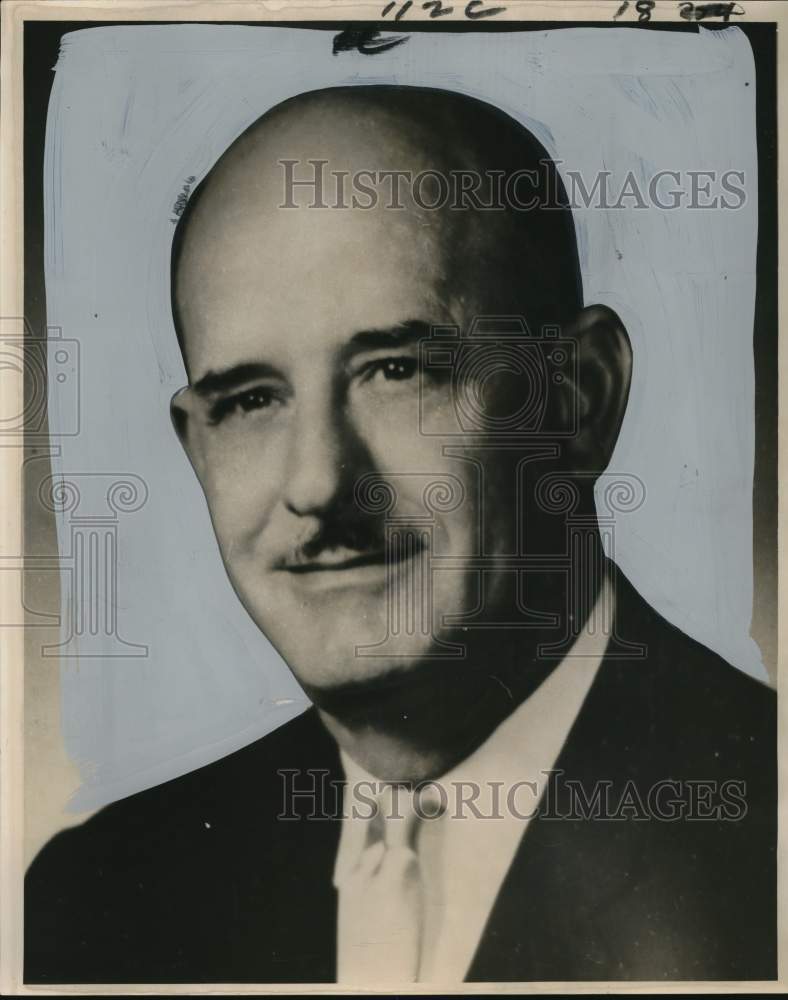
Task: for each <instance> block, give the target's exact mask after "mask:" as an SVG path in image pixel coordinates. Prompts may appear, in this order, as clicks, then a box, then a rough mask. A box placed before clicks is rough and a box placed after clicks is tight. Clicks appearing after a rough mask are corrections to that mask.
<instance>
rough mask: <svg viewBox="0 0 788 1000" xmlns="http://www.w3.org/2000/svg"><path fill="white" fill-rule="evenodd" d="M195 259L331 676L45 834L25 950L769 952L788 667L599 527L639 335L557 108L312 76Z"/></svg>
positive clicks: (152, 966)
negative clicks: (592, 296) (593, 274)
mask: <svg viewBox="0 0 788 1000" xmlns="http://www.w3.org/2000/svg"><path fill="white" fill-rule="evenodd" d="M457 177H460V178H466V179H467V178H468V177H471V178H472V179H473V178H478V179H479V183H478V184H477V183H476V182H475V181H473V183H472V184H471V185H469V184H468V183H467V182H466V180H461V181H460V183H459V185H456V187H457V190H458V191H459V192H460V195H462V197H460V198H459V199H455V198H452V199H449V200H447V199H446V198H444V197H443V194H444V193H445V192H444V189H443V187H442V185H443V183H444V179H446V178H451V179H452V182H453V181H454V180H456V178H457ZM360 178H361V179H363V187H362V186H360V184H359V179H360ZM416 178H418V179H419V180H418V183H416V180H415V179H416ZM395 181H396V183H397V188H396V190H395V189H394V187H393V183H394V182H395ZM400 181H403V183H402V184H400ZM329 182H330V184H331V190H330V191H329V190H328V189H327V185H328V183H329ZM346 183H347V184H348V185H349V187H348V188H347V190H346V189H345V188H344V187H342V185H345V184H346ZM317 185H319V187H318V186H317ZM350 190H352V191H354V192H355V195H357V197H356V198H355V201H353V200H352V199H351V198H350V195H349V194H347V191H350ZM501 190H503V191H504V192H505V195H506V201H507V204H506V205H499V204H497V202H496V198H497V195H498V193H499V192H500V191H501ZM359 192H361V193H364V192H365V193H366V196H365V197H364V198H361V197H358V195H359ZM466 196H467V197H466ZM330 206H334V207H330ZM172 281H173V308H174V315H175V322H176V329H177V331H178V335H179V338H180V342H181V346H182V350H183V354H184V359H185V363H186V366H187V371H188V376H189V385H188V387H187V388H185V389H184V390H181V392H179V393H178V394H176V397H175V398H174V399H173V404H172V412H173V420H174V423H175V427H176V430H177V432H178V434H179V436H180V438H181V441H182V442H183V445H184V447H185V448H186V451H187V453H188V455H189V458H190V460H191V462H192V465H193V467H194V469H195V472H196V474H197V477H198V478H199V481H200V483H201V485H202V488H203V491H204V493H205V496H206V500H207V503H208V507H209V509H210V513H211V517H212V521H213V526H214V530H215V533H216V537H217V539H218V542H219V546H220V550H221V553H222V557H223V560H224V563H225V566H226V569H227V572H228V574H229V576H230V579H231V581H232V583H233V586H234V588H235V590H236V592H237V594H238V596H239V598H240V599H241V601H242V602H243V604H244V606H245V607H246V609H247V610H248V612H249V614H250V615H251V617H252V618H253V619H254V621H255V622H256V623H257V624H258V625H259V626H260V628H261V629H262V630H263V631H264V632H265V634H266V635H267V636H268V637H269V638H270V639H271V641H272V642H273V643H274V644H275V646H276V647H277V648H278V649H279V651H280V652H281V653H282V655H283V656H284V657H285V659H286V661H287V662H288V664H289V665H290V666H291V668H292V670H293V671H294V673H295V675H296V677H297V678H298V680H299V681H300V683H301V684H302V686H303V687H304V690H305V691H306V692H307V694H308V695H309V696H310V698H311V699H312V701H313V702H314V707H313V708H312V709H310V710H309V711H308V712H306V713H305V714H304V715H302V716H301V717H300V718H298V719H296V720H295V721H293V722H292V723H290V724H288V725H287V726H284V727H282V729H280V730H279V731H277V732H275V733H273V734H271V735H270V736H269V737H267V738H265V739H264V740H262V741H260V742H258V743H256V744H254V745H252V746H250V747H247V748H246V749H244V750H242V751H240V752H238V753H235V754H232V755H231V756H229V757H226V758H224V759H223V760H220V761H218V762H216V763H215V764H212V765H210V766H209V767H206V768H203V769H201V770H199V771H197V772H194V773H192V774H190V775H187V776H185V777H183V778H179V779H176V780H174V781H170V782H168V783H166V784H164V785H161V786H159V787H157V788H153V789H150V790H148V791H146V792H143V793H141V794H139V795H135V796H132V797H131V798H129V799H126V800H124V801H122V802H119V803H115V804H113V805H111V806H109V807H107V808H105V809H104V810H102V811H101V812H100V813H99V814H98V815H96V816H94V817H93V818H91V819H90V820H89V821H88V822H87V823H85V824H83V825H82V826H81V827H79V828H77V829H74V830H68V831H65V832H63V833H61V834H59V835H58V836H57V837H56V838H55V839H54V840H53V841H52V842H51V843H50V844H49V845H48V846H47V847H46V848H45V849H44V850H43V851H42V853H41V854H40V855H39V857H38V859H36V861H35V862H34V864H33V865H32V867H31V869H30V872H29V875H28V880H27V906H26V912H27V929H26V978H27V981H30V982H58V981H65V982H68V981H72V982H80V981H93V982H135V981H139V982H200V981H206V982H255V981H257V982H332V981H335V980H337V979H338V980H339V981H340V982H342V983H348V984H356V985H367V986H374V985H376V984H377V983H384V984H387V985H397V984H399V985H402V984H404V983H407V982H414V981H423V982H438V983H440V982H447V981H455V982H458V981H461V980H462V979H467V980H470V981H474V980H475V981H495V980H498V981H522V980H551V979H553V980H556V979H557V980H567V979H577V980H593V979H598V980H604V979H619V978H620V979H639V980H649V979H667V980H670V979H701V980H702V979H715V978H716V979H742V978H743V979H761V978H763V979H766V978H770V977H774V976H775V975H776V958H775V954H776V944H775V923H776V912H775V910H776V901H775V858H774V851H775V822H776V787H775V730H774V726H775V718H774V716H775V712H774V697H773V694H772V693H771V692H769V691H768V690H767V689H766V688H765V687H763V686H761V685H759V684H758V683H757V682H755V681H752V680H751V679H749V678H747V677H745V676H744V675H743V674H741V673H739V672H737V671H736V670H734V669H733V668H732V667H730V666H728V665H727V664H725V663H724V662H722V661H721V660H720V659H719V658H718V657H717V656H716V655H714V654H712V653H711V652H709V651H708V650H707V649H704V648H702V647H701V646H699V645H698V644H697V643H695V642H694V641H692V640H691V639H689V638H688V637H687V636H685V635H683V634H682V633H680V632H679V631H678V630H676V629H675V628H673V627H672V626H671V625H669V624H668V623H667V622H665V621H663V620H662V619H661V618H660V617H659V616H658V615H657V614H656V613H655V612H654V611H653V610H652V609H651V608H649V607H648V606H647V605H646V604H645V603H644V602H643V600H642V599H641V598H640V597H639V596H638V595H637V594H636V593H635V592H634V590H633V589H632V587H631V586H630V585H629V584H628V583H627V581H626V580H624V579H623V578H622V577H621V575H620V574H619V573H617V572H616V570H615V566H613V565H612V564H610V563H608V562H607V561H606V560H605V558H604V556H603V554H602V546H601V542H600V539H599V535H598V531H597V525H596V519H595V506H594V498H593V485H594V482H595V480H596V479H597V478H598V476H599V475H600V474H601V473H602V472H603V470H604V468H605V466H606V465H607V462H608V460H609V458H610V455H611V454H612V450H613V447H614V444H615V441H616V437H617V434H618V430H619V427H620V424H621V420H622V418H623V414H624V409H625V405H626V399H627V393H628V389H629V381H630V371H631V351H630V346H629V341H628V338H627V335H626V332H625V330H624V329H623V327H622V325H621V323H620V321H619V320H618V318H617V317H616V316H615V315H614V314H613V313H612V312H611V311H610V310H608V309H606V308H603V307H600V306H590V307H589V306H586V307H584V306H583V302H582V292H581V282H580V274H579V267H578V257H577V248H576V242H575V235H574V227H573V223H572V218H571V213H570V212H569V210H568V208H567V206H566V198H565V194H564V191H563V188H562V186H561V183H560V179H559V178H558V175H557V172H556V170H555V168H554V166H553V165H552V164H550V163H549V161H548V159H547V157H546V154H545V151H544V150H543V149H542V147H541V146H540V145H539V143H538V142H537V141H536V140H535V139H534V137H533V136H531V135H530V134H529V133H527V132H526V131H525V130H524V129H523V128H522V127H521V126H520V125H519V124H517V123H516V122H514V121H513V120H512V119H511V118H509V117H508V116H507V115H505V114H503V113H502V112H501V111H499V110H497V109H495V108H492V107H490V106H489V105H486V104H483V103H482V102H480V101H477V100H474V99H471V98H468V97H464V96H461V95H457V94H451V93H448V92H442V91H430V90H420V89H416V88H396V87H383V86H381V87H358V88H340V89H335V90H328V91H319V92H315V93H313V94H306V95H302V96H300V97H298V98H295V99H293V100H290V101H287V102H285V103H284V104H282V105H279V106H278V107H276V108H274V109H273V110H272V111H271V112H269V113H268V114H266V115H264V116H263V117H262V118H261V119H259V120H258V121H257V122H256V123H255V124H254V125H252V126H251V128H249V129H248V130H247V131H246V132H245V133H244V134H243V135H242V136H240V137H239V138H238V139H237V140H236V141H235V142H234V143H233V145H232V146H231V147H230V149H229V150H228V151H227V152H226V153H225V154H224V156H223V157H222V158H221V159H220V160H219V162H218V163H217V164H216V165H215V166H214V168H213V169H212V170H211V172H210V173H209V175H208V176H207V178H206V179H205V180H204V181H203V182H202V184H201V185H200V187H199V188H198V190H197V191H196V192H195V193H194V195H193V196H192V198H191V199H190V201H189V204H188V206H187V208H186V211H185V212H184V215H183V217H182V218H181V221H180V224H179V226H178V231H177V233H176V238H175V244H174V249H173V273H172ZM218 666H219V665H217V667H218ZM529 796H530V799H529ZM364 804H366V805H368V806H369V808H368V809H367V810H366V811H365V810H364V809H363V808H360V807H361V806H362V805H364Z"/></svg>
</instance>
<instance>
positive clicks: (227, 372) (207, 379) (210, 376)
mask: <svg viewBox="0 0 788 1000" xmlns="http://www.w3.org/2000/svg"><path fill="white" fill-rule="evenodd" d="M282 377H283V376H282V373H281V372H280V371H279V369H278V368H274V366H273V365H269V364H266V363H265V362H264V361H244V362H242V363H241V364H238V365H233V366H232V367H231V368H225V369H224V370H223V371H219V372H213V371H210V372H208V373H207V374H205V375H203V377H202V378H200V379H198V380H197V381H196V382H195V383H194V391H195V392H196V393H197V394H198V395H199V396H212V395H214V394H215V393H217V392H227V390H228V389H235V388H237V387H238V386H239V385H243V384H244V382H248V381H249V380H250V379H253V378H282Z"/></svg>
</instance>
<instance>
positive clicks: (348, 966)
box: [337, 788, 423, 987]
mask: <svg viewBox="0 0 788 1000" xmlns="http://www.w3.org/2000/svg"><path fill="white" fill-rule="evenodd" d="M417 822H418V821H417V816H416V813H415V812H414V810H413V799H412V796H411V795H410V794H408V793H406V792H405V791H404V789H397V790H396V791H395V790H392V789H391V788H387V789H386V790H385V791H384V792H383V793H382V795H381V796H380V797H379V799H378V812H377V814H376V816H375V817H374V819H372V820H370V821H369V827H368V831H367V842H366V845H365V847H364V850H363V851H362V853H361V856H360V858H359V861H358V864H357V865H356V867H355V869H354V870H353V871H352V872H351V873H350V875H349V876H348V877H347V879H346V880H345V882H344V883H343V885H342V887H341V889H340V894H339V912H338V918H339V928H338V932H339V933H338V944H339V949H338V965H337V980H338V981H339V982H340V983H343V984H347V985H354V986H367V987H370V986H374V985H375V984H377V983H387V984H391V983H412V982H415V981H416V979H417V977H418V972H419V950H420V943H421V930H422V912H423V900H422V883H421V875H420V872H419V859H418V857H417V855H416V851H415V850H414V841H415V836H416V827H417Z"/></svg>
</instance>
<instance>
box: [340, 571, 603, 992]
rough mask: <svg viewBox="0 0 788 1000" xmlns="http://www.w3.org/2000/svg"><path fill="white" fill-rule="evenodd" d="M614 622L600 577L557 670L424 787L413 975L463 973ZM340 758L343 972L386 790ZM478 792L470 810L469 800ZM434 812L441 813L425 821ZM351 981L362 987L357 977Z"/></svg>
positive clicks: (359, 946) (358, 934) (358, 925)
mask: <svg viewBox="0 0 788 1000" xmlns="http://www.w3.org/2000/svg"><path fill="white" fill-rule="evenodd" d="M612 620H613V591H612V588H611V587H610V585H609V582H608V581H607V579H606V580H605V581H604V583H603V586H602V588H601V590H600V593H599V596H598V598H597V602H596V605H595V607H594V610H593V612H592V613H591V615H590V616H589V619H588V622H587V623H586V626H585V629H584V631H583V632H582V633H581V634H580V635H579V636H578V638H577V639H576V641H575V643H574V644H573V646H572V648H571V650H570V652H569V653H568V654H567V655H566V656H565V657H564V659H563V660H562V661H561V663H560V664H559V665H558V667H557V668H556V669H555V670H554V671H553V672H552V673H551V674H550V675H549V676H548V677H547V679H546V680H545V681H543V683H542V684H541V685H540V686H539V687H538V688H537V690H536V691H534V693H533V694H532V695H531V696H530V697H529V698H527V699H526V701H525V702H523V704H522V705H520V706H519V707H518V708H517V709H516V710H515V711H514V712H512V714H511V715H510V716H508V717H507V718H506V719H505V720H504V721H503V722H502V723H501V724H500V725H499V726H498V728H497V729H496V730H495V731H494V732H493V733H492V735H491V736H490V737H488V739H487V740H486V741H485V742H484V743H483V744H482V745H481V746H480V747H479V748H478V749H477V750H476V751H474V753H472V754H471V755H470V757H468V758H466V759H465V760H464V761H462V762H461V763H460V764H458V765H457V766H456V767H455V768H453V769H452V770H451V771H449V772H448V773H447V774H445V775H443V776H442V777H441V778H440V779H437V780H436V781H435V782H434V783H433V785H434V787H433V788H432V789H429V790H427V791H425V797H424V798H423V799H422V818H421V819H420V821H419V822H418V833H417V839H416V850H417V854H418V859H419V870H420V873H421V879H422V887H423V910H422V924H421V926H422V931H421V935H420V936H421V942H420V959H419V963H418V969H419V971H418V979H417V981H419V982H433V983H439V982H444V983H452V982H455V983H456V982H461V981H462V980H463V979H464V978H465V975H466V974H467V972H468V969H469V966H470V964H471V961H472V959H473V956H474V953H475V951H476V948H477V946H478V944H479V941H480V939H481V936H482V933H483V932H484V928H485V925H486V923H487V920H488V917H489V916H490V912H491V910H492V907H493V904H494V902H495V899H496V897H497V895H498V892H499V890H500V888H501V885H502V883H503V880H504V877H505V876H506V873H507V871H508V869H509V867H510V865H511V863H512V860H513V859H514V856H515V853H516V851H517V847H518V844H519V843H520V840H521V839H522V837H523V835H524V833H525V831H526V829H527V828H528V822H529V819H530V817H531V816H532V815H533V814H534V812H535V810H536V807H537V805H538V803H539V799H540V797H541V794H542V792H543V791H544V788H545V787H546V784H547V780H548V777H549V772H550V771H551V769H552V768H553V767H554V764H555V762H556V759H557V758H558V755H559V753H560V751H561V748H562V747H563V744H564V742H565V741H566V738H567V736H568V735H569V731H570V729H571V728H572V725H573V723H574V721H575V719H576V718H577V715H578V713H579V711H580V708H581V706H582V704H583V701H584V700H585V697H586V695H587V694H588V691H589V689H590V687H591V684H592V682H593V680H594V677H595V676H596V673H597V670H598V668H599V666H600V664H601V662H602V658H603V656H604V653H605V649H606V647H607V643H608V639H609V637H610V632H611V629H610V625H611V623H612ZM590 623H594V624H593V626H591V624H590ZM341 756H342V763H343V767H344V769H345V777H346V780H347V784H346V786H345V797H344V819H343V821H342V833H341V838H340V843H339V849H338V852H337V860H336V865H335V869H334V884H335V886H336V887H337V889H338V891H339V916H340V919H339V925H338V942H337V944H338V953H339V955H340V975H342V972H343V970H344V972H345V973H347V971H348V969H350V970H352V967H353V964H354V958H353V956H354V955H355V954H358V955H359V956H360V957H359V961H361V956H362V955H363V952H364V948H365V926H364V921H363V919H362V918H361V915H360V914H359V915H358V918H357V919H356V914H355V913H354V911H355V909H356V906H357V904H356V903H355V902H354V901H353V900H352V899H351V896H350V892H347V893H346V895H345V898H344V900H343V891H342V889H343V885H347V884H348V878H349V876H350V875H351V873H352V872H353V871H354V869H355V868H356V866H357V865H358V864H359V862H360V858H361V855H362V853H363V852H364V848H365V845H366V844H367V843H368V837H369V832H370V823H371V819H370V818H369V813H370V811H371V810H370V808H369V801H370V799H371V797H372V793H373V790H374V792H377V793H385V792H386V791H390V790H387V789H386V787H385V785H384V784H383V783H381V782H379V781H377V780H376V779H375V778H374V777H372V776H371V775H369V774H367V773H366V772H365V771H364V770H363V769H362V768H361V767H359V765H358V764H356V762H355V761H353V760H352V759H351V758H350V757H349V756H348V755H347V754H345V753H344V752H342V754H341ZM437 786H440V788H439V789H438V787H437ZM477 789H478V790H480V794H478V797H476V798H475V799H474V800H473V803H472V805H473V806H475V807H476V809H475V810H474V809H473V807H472V805H471V804H469V800H470V799H471V796H472V794H475V792H476V790H477ZM359 790H360V795H361V797H360V798H359ZM438 791H440V795H438V794H437V792H438ZM384 797H385V796H384ZM431 803H434V808H433V806H432V805H431ZM354 804H355V805H356V810H355V812H356V814H357V815H354V814H353V813H354V810H353V805H354ZM439 804H440V805H442V806H444V808H443V809H442V810H440V809H439V808H438V806H439ZM436 812H438V813H440V814H439V815H438V816H437V818H425V817H430V816H432V814H433V813H436ZM477 812H478V813H481V817H480V816H478V815H477ZM384 821H385V820H384ZM377 822H380V820H377ZM343 904H344V905H343ZM343 978H345V977H343ZM350 978H351V979H352V980H353V982H354V983H355V984H357V985H358V983H359V977H358V976H351V977H350ZM362 978H363V976H362ZM340 981H342V980H340ZM369 985H370V986H373V985H374V982H370V983H369Z"/></svg>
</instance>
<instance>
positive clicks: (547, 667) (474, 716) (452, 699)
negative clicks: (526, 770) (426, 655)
mask: <svg viewBox="0 0 788 1000" xmlns="http://www.w3.org/2000/svg"><path fill="white" fill-rule="evenodd" d="M599 585H600V582H599V580H595V581H594V583H593V584H591V585H590V586H587V587H586V588H581V589H583V592H584V599H585V601H586V603H585V607H583V608H582V609H580V608H577V607H576V606H571V605H570V604H568V602H565V603H564V609H563V613H561V612H560V611H557V612H556V613H557V614H558V615H559V619H560V628H561V629H563V630H565V631H557V630H556V629H555V628H553V629H551V630H550V631H549V633H540V634H538V635H537V636H535V637H534V634H533V633H531V632H530V630H529V632H526V633H523V632H522V631H518V630H513V629H505V630H504V629H501V630H497V629H496V630H493V631H492V632H487V631H485V632H482V633H479V634H478V637H477V638H476V639H475V640H474V639H471V641H470V642H469V646H470V648H469V655H468V656H467V657H465V658H464V659H463V660H461V661H458V662H456V663H453V664H452V665H451V666H447V661H433V662H432V663H429V662H425V663H424V664H421V665H419V667H417V668H416V669H414V670H412V671H407V672H403V673H402V674H401V675H397V676H394V677H393V678H391V679H389V680H387V681H386V682H384V684H382V685H381V686H380V687H378V688H377V690H376V691H374V692H372V694H371V696H370V697H369V699H368V700H366V701H365V702H364V703H363V704H361V705H359V704H356V705H354V706H353V707H352V709H350V710H348V711H343V707H342V706H334V705H332V706H331V707H330V708H328V707H321V706H320V705H318V710H319V712H320V716H321V718H322V720H323V723H324V724H325V726H326V728H327V729H328V731H329V732H330V733H331V735H332V736H333V737H334V739H335V740H336V741H337V743H338V744H339V746H340V747H341V749H343V750H344V751H345V752H346V753H347V754H349V756H350V757H352V758H353V760H354V761H356V763H357V764H359V766H360V767H362V768H363V769H364V770H365V771H367V772H368V773H369V774H372V775H374V776H375V777H376V778H378V779H380V780H382V781H396V782H411V783H418V782H420V781H430V780H434V779H436V778H438V777H440V776H441V775H443V774H445V773H446V772H447V771H449V770H450V769H451V768H453V767H454V766H456V765H457V764H458V763H460V761H462V760H464V759H465V757H467V756H469V755H470V754H471V753H473V752H474V750H476V748H477V747H479V746H480V745H481V744H482V743H483V742H484V741H485V740H486V739H487V738H488V737H489V736H490V735H491V734H492V733H493V732H494V731H495V730H496V729H497V727H498V726H499V725H500V724H501V723H502V722H503V721H504V719H506V718H507V717H508V716H509V715H510V714H511V713H512V712H514V711H515V710H516V709H517V708H518V707H519V706H520V705H521V704H522V703H523V702H524V701H525V700H526V699H527V698H529V697H530V696H531V694H533V692H534V691H535V690H536V688H537V687H539V686H540V684H541V683H542V682H543V681H544V680H545V679H546V678H547V676H549V674H550V673H552V671H553V670H554V669H555V667H556V666H557V665H558V663H559V662H560V657H559V658H556V657H553V658H545V657H539V656H538V655H537V653H536V650H537V648H538V646H539V644H540V643H543V642H548V643H550V642H553V643H554V642H555V640H556V635H567V634H574V635H577V634H578V633H579V632H580V631H582V630H583V629H584V628H585V627H586V621H587V619H588V615H589V613H590V610H591V608H593V607H594V604H595V602H596V600H597V597H598V592H599ZM569 618H571V619H572V620H573V621H574V623H575V627H574V628H571V629H569V628H568V622H567V619H569ZM490 636H492V640H490V638H489V637H490ZM525 636H527V637H528V641H527V644H526V641H525V640H524V637H525Z"/></svg>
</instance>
